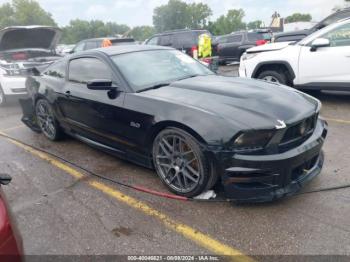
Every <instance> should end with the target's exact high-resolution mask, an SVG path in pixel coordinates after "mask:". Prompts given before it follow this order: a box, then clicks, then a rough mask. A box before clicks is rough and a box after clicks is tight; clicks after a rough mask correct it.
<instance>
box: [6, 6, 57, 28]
mask: <svg viewBox="0 0 350 262" xmlns="http://www.w3.org/2000/svg"><path fill="white" fill-rule="evenodd" d="M13 25H50V26H56V23H55V21H54V20H53V18H52V16H51V14H50V13H48V12H46V11H45V10H44V9H42V8H41V7H40V5H39V3H38V2H37V1H34V0H12V1H11V2H10V3H5V4H3V5H1V6H0V28H4V27H6V26H13Z"/></svg>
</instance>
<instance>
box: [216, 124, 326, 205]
mask: <svg viewBox="0 0 350 262" xmlns="http://www.w3.org/2000/svg"><path fill="white" fill-rule="evenodd" d="M326 136H327V123H326V122H325V121H323V120H318V122H317V125H316V128H315V131H314V133H313V135H312V136H311V137H310V138H309V139H307V140H306V141H305V142H304V143H303V144H302V145H300V146H298V147H296V148H294V149H291V150H289V151H287V152H284V153H280V154H272V155H242V154H233V155H232V154H231V155H230V156H228V157H225V160H224V161H221V162H222V163H223V164H222V165H223V166H224V168H223V173H224V174H223V176H222V184H223V187H224V190H225V196H226V197H227V198H230V199H234V200H237V202H267V201H272V200H275V199H278V198H281V197H285V196H290V195H293V194H295V193H296V192H298V191H299V190H300V189H301V188H302V187H303V186H304V185H305V184H306V183H307V182H308V181H310V180H312V179H313V178H314V177H315V176H317V175H318V174H320V172H321V169H322V166H323V162H324V154H323V152H322V146H323V143H324V140H325V138H326Z"/></svg>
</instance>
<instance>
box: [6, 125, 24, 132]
mask: <svg viewBox="0 0 350 262" xmlns="http://www.w3.org/2000/svg"><path fill="white" fill-rule="evenodd" d="M23 127H25V125H18V126H13V127H9V128H6V129H2V130H1V131H2V132H7V131H12V130H15V129H19V128H23Z"/></svg>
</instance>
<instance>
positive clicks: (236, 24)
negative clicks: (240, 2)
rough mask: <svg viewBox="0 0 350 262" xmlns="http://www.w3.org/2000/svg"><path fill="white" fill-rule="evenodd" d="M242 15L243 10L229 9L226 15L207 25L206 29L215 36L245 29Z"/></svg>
mask: <svg viewBox="0 0 350 262" xmlns="http://www.w3.org/2000/svg"><path fill="white" fill-rule="evenodd" d="M244 15H245V13H244V11H243V9H231V10H229V11H228V12H227V14H226V15H222V16H220V17H219V18H218V19H217V20H216V21H215V22H211V23H209V26H208V28H209V30H210V31H211V32H212V33H213V34H215V35H224V34H230V33H232V32H235V31H238V30H243V29H246V24H245V23H244V22H243V17H244Z"/></svg>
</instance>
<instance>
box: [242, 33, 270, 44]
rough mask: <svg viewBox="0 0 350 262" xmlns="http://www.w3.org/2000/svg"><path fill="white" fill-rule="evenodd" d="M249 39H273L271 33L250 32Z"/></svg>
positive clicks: (252, 40) (253, 40)
mask: <svg viewBox="0 0 350 262" xmlns="http://www.w3.org/2000/svg"><path fill="white" fill-rule="evenodd" d="M247 36H248V41H249V42H255V41H257V40H271V34H269V33H248V34H247Z"/></svg>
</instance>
